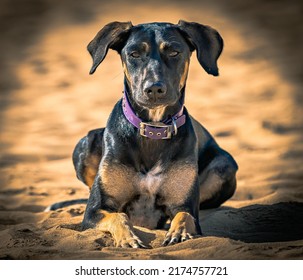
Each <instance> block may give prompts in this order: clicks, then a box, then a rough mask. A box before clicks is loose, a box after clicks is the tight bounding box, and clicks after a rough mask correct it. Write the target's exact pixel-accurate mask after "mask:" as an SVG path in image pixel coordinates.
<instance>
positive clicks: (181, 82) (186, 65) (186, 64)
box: [180, 61, 189, 89]
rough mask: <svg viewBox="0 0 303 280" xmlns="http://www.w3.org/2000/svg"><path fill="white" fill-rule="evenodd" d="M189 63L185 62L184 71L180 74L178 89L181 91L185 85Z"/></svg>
mask: <svg viewBox="0 0 303 280" xmlns="http://www.w3.org/2000/svg"><path fill="white" fill-rule="evenodd" d="M188 68H189V61H185V65H184V71H183V73H182V76H181V79H180V89H182V88H183V87H184V85H185V83H186V79H187V75H188Z"/></svg>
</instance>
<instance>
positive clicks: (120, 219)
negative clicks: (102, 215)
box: [110, 213, 149, 249]
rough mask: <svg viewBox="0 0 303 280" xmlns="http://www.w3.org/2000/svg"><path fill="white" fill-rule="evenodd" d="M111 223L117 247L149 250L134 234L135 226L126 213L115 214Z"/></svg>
mask: <svg viewBox="0 0 303 280" xmlns="http://www.w3.org/2000/svg"><path fill="white" fill-rule="evenodd" d="M111 215H113V217H114V219H112V223H111V226H110V227H111V230H110V232H111V234H112V236H113V238H114V240H115V246H116V247H123V248H145V249H146V248H149V247H148V246H146V245H144V243H143V242H142V241H141V239H140V238H139V237H138V236H137V235H136V234H135V233H134V231H133V226H132V224H131V223H130V221H129V219H128V217H127V215H126V214H124V213H115V214H111Z"/></svg>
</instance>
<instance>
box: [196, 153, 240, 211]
mask: <svg viewBox="0 0 303 280" xmlns="http://www.w3.org/2000/svg"><path fill="white" fill-rule="evenodd" d="M221 152H224V151H221ZM237 169H238V167H237V164H236V163H235V161H234V160H233V158H232V157H231V156H230V155H229V154H227V153H226V154H225V152H224V153H223V154H222V155H220V156H216V157H214V158H213V160H212V161H211V162H210V163H209V164H208V166H207V167H206V168H205V169H204V170H203V172H201V174H199V181H200V209H208V208H215V207H219V206H220V205H221V204H222V203H223V202H225V201H226V200H227V199H229V198H230V197H232V195H233V194H234V192H235V190H236V176H235V174H236V171H237Z"/></svg>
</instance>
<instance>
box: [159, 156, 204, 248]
mask: <svg viewBox="0 0 303 280" xmlns="http://www.w3.org/2000/svg"><path fill="white" fill-rule="evenodd" d="M185 162H186V164H185ZM162 190H163V191H164V192H165V195H164V197H165V204H166V205H167V206H168V207H167V213H168V215H169V217H170V219H171V224H170V229H169V231H168V232H167V234H166V236H165V239H164V242H163V245H164V246H166V245H172V244H175V243H178V242H183V241H185V240H187V239H191V238H193V237H195V236H199V235H201V228H200V225H199V184H198V173H197V168H196V165H195V164H194V161H192V160H191V159H188V160H182V161H180V162H175V163H174V165H173V166H172V167H171V168H170V169H169V170H167V181H165V182H164V184H163V188H162Z"/></svg>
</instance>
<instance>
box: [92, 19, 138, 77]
mask: <svg viewBox="0 0 303 280" xmlns="http://www.w3.org/2000/svg"><path fill="white" fill-rule="evenodd" d="M132 27H133V25H132V23H131V22H117V21H115V22H111V23H109V24H107V25H105V26H104V27H103V28H102V29H101V30H100V31H99V32H98V33H97V35H96V36H95V38H94V39H93V40H92V41H91V42H90V43H89V44H88V46H87V50H88V51H89V53H90V55H91V56H92V58H93V66H92V68H91V70H90V72H89V74H93V73H94V72H95V71H96V69H97V67H98V66H99V64H100V63H101V62H102V61H103V59H104V58H105V56H106V54H107V51H108V49H109V48H110V49H113V50H116V51H118V52H119V51H121V49H122V47H123V43H124V42H125V40H126V39H127V36H128V33H129V32H128V31H129V30H130V29H131V28H132Z"/></svg>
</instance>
